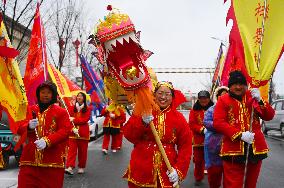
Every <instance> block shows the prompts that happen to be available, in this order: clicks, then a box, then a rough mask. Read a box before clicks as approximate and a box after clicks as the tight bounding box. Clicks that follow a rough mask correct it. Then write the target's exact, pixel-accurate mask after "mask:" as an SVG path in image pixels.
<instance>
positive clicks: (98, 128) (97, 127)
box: [89, 116, 105, 140]
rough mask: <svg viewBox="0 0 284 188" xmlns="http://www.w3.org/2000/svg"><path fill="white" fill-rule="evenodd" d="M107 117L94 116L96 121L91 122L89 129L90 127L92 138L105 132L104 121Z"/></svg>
mask: <svg viewBox="0 0 284 188" xmlns="http://www.w3.org/2000/svg"><path fill="white" fill-rule="evenodd" d="M104 120H105V117H104V116H102V117H96V116H93V121H94V123H90V122H89V129H90V139H91V140H95V139H97V138H98V137H99V135H101V134H102V133H103V123H104Z"/></svg>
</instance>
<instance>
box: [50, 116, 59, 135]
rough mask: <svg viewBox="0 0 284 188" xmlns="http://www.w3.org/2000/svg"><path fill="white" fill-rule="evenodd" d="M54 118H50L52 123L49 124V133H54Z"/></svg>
mask: <svg viewBox="0 0 284 188" xmlns="http://www.w3.org/2000/svg"><path fill="white" fill-rule="evenodd" d="M56 128H57V126H56V120H55V117H53V118H52V123H51V125H50V129H49V132H50V133H54V132H55V131H56Z"/></svg>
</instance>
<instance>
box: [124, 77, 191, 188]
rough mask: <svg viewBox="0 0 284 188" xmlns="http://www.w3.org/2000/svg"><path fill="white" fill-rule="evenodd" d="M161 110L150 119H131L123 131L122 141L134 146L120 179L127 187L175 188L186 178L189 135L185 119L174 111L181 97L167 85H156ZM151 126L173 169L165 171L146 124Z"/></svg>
mask: <svg viewBox="0 0 284 188" xmlns="http://www.w3.org/2000/svg"><path fill="white" fill-rule="evenodd" d="M154 96H155V101H156V103H157V104H158V106H159V107H160V110H159V111H153V112H152V115H148V116H142V117H141V116H138V115H132V116H131V117H130V118H129V120H128V122H127V123H126V124H125V125H124V127H123V133H124V136H125V138H126V139H127V140H128V141H130V142H131V143H133V144H134V149H133V151H132V153H131V159H130V164H129V167H128V169H127V171H126V173H125V175H124V176H123V177H124V178H126V179H127V181H128V186H129V187H130V188H133V187H176V186H177V185H178V184H179V181H181V180H183V179H184V178H185V177H186V174H187V171H188V168H189V163H190V159H191V153H192V147H191V140H192V137H191V132H190V129H189V126H188V124H187V122H186V120H185V118H184V116H183V115H182V114H181V113H180V112H178V111H177V110H176V108H177V106H179V105H180V104H181V103H182V102H184V96H183V95H182V93H181V92H179V91H177V90H174V88H173V86H172V84H171V83H170V82H159V83H158V84H157V85H156V87H155V90H154ZM151 122H153V123H154V126H155V128H156V130H157V133H158V137H159V138H160V141H161V143H162V147H163V148H164V150H165V153H166V155H167V158H168V160H169V162H170V164H171V166H172V170H171V172H170V171H169V170H168V168H167V165H166V162H165V161H164V159H163V157H162V153H161V152H160V150H159V147H158V144H157V143H156V140H155V138H154V135H153V133H152V131H151V128H150V126H149V124H150V123H151Z"/></svg>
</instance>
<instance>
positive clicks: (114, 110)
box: [101, 103, 126, 154]
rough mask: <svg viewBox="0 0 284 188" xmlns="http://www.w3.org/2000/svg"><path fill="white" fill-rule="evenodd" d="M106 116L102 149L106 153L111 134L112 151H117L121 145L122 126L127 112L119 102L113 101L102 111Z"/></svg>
mask: <svg viewBox="0 0 284 188" xmlns="http://www.w3.org/2000/svg"><path fill="white" fill-rule="evenodd" d="M101 115H102V116H105V120H104V124H103V132H104V139H103V145H102V151H103V153H104V154H107V153H108V147H109V141H110V136H111V137H112V139H111V149H112V152H114V153H115V152H116V151H117V150H119V149H120V148H119V147H121V145H120V139H121V135H120V128H121V126H122V124H123V123H124V122H125V120H126V114H125V112H124V109H123V108H122V107H120V106H119V105H117V104H114V103H111V104H110V105H109V106H107V107H105V108H104V109H103V110H102V113H101Z"/></svg>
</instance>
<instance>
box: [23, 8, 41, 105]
mask: <svg viewBox="0 0 284 188" xmlns="http://www.w3.org/2000/svg"><path fill="white" fill-rule="evenodd" d="M46 62H47V57H46V39H45V34H44V28H43V26H42V23H41V19H40V13H39V3H38V4H37V9H36V13H35V18H34V25H33V29H32V35H31V41H30V48H29V53H28V59H27V64H26V71H25V76H24V84H25V88H26V92H27V97H28V101H29V105H32V104H35V103H36V88H37V86H38V85H39V84H41V83H42V82H43V81H45V80H46V75H47V65H46Z"/></svg>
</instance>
